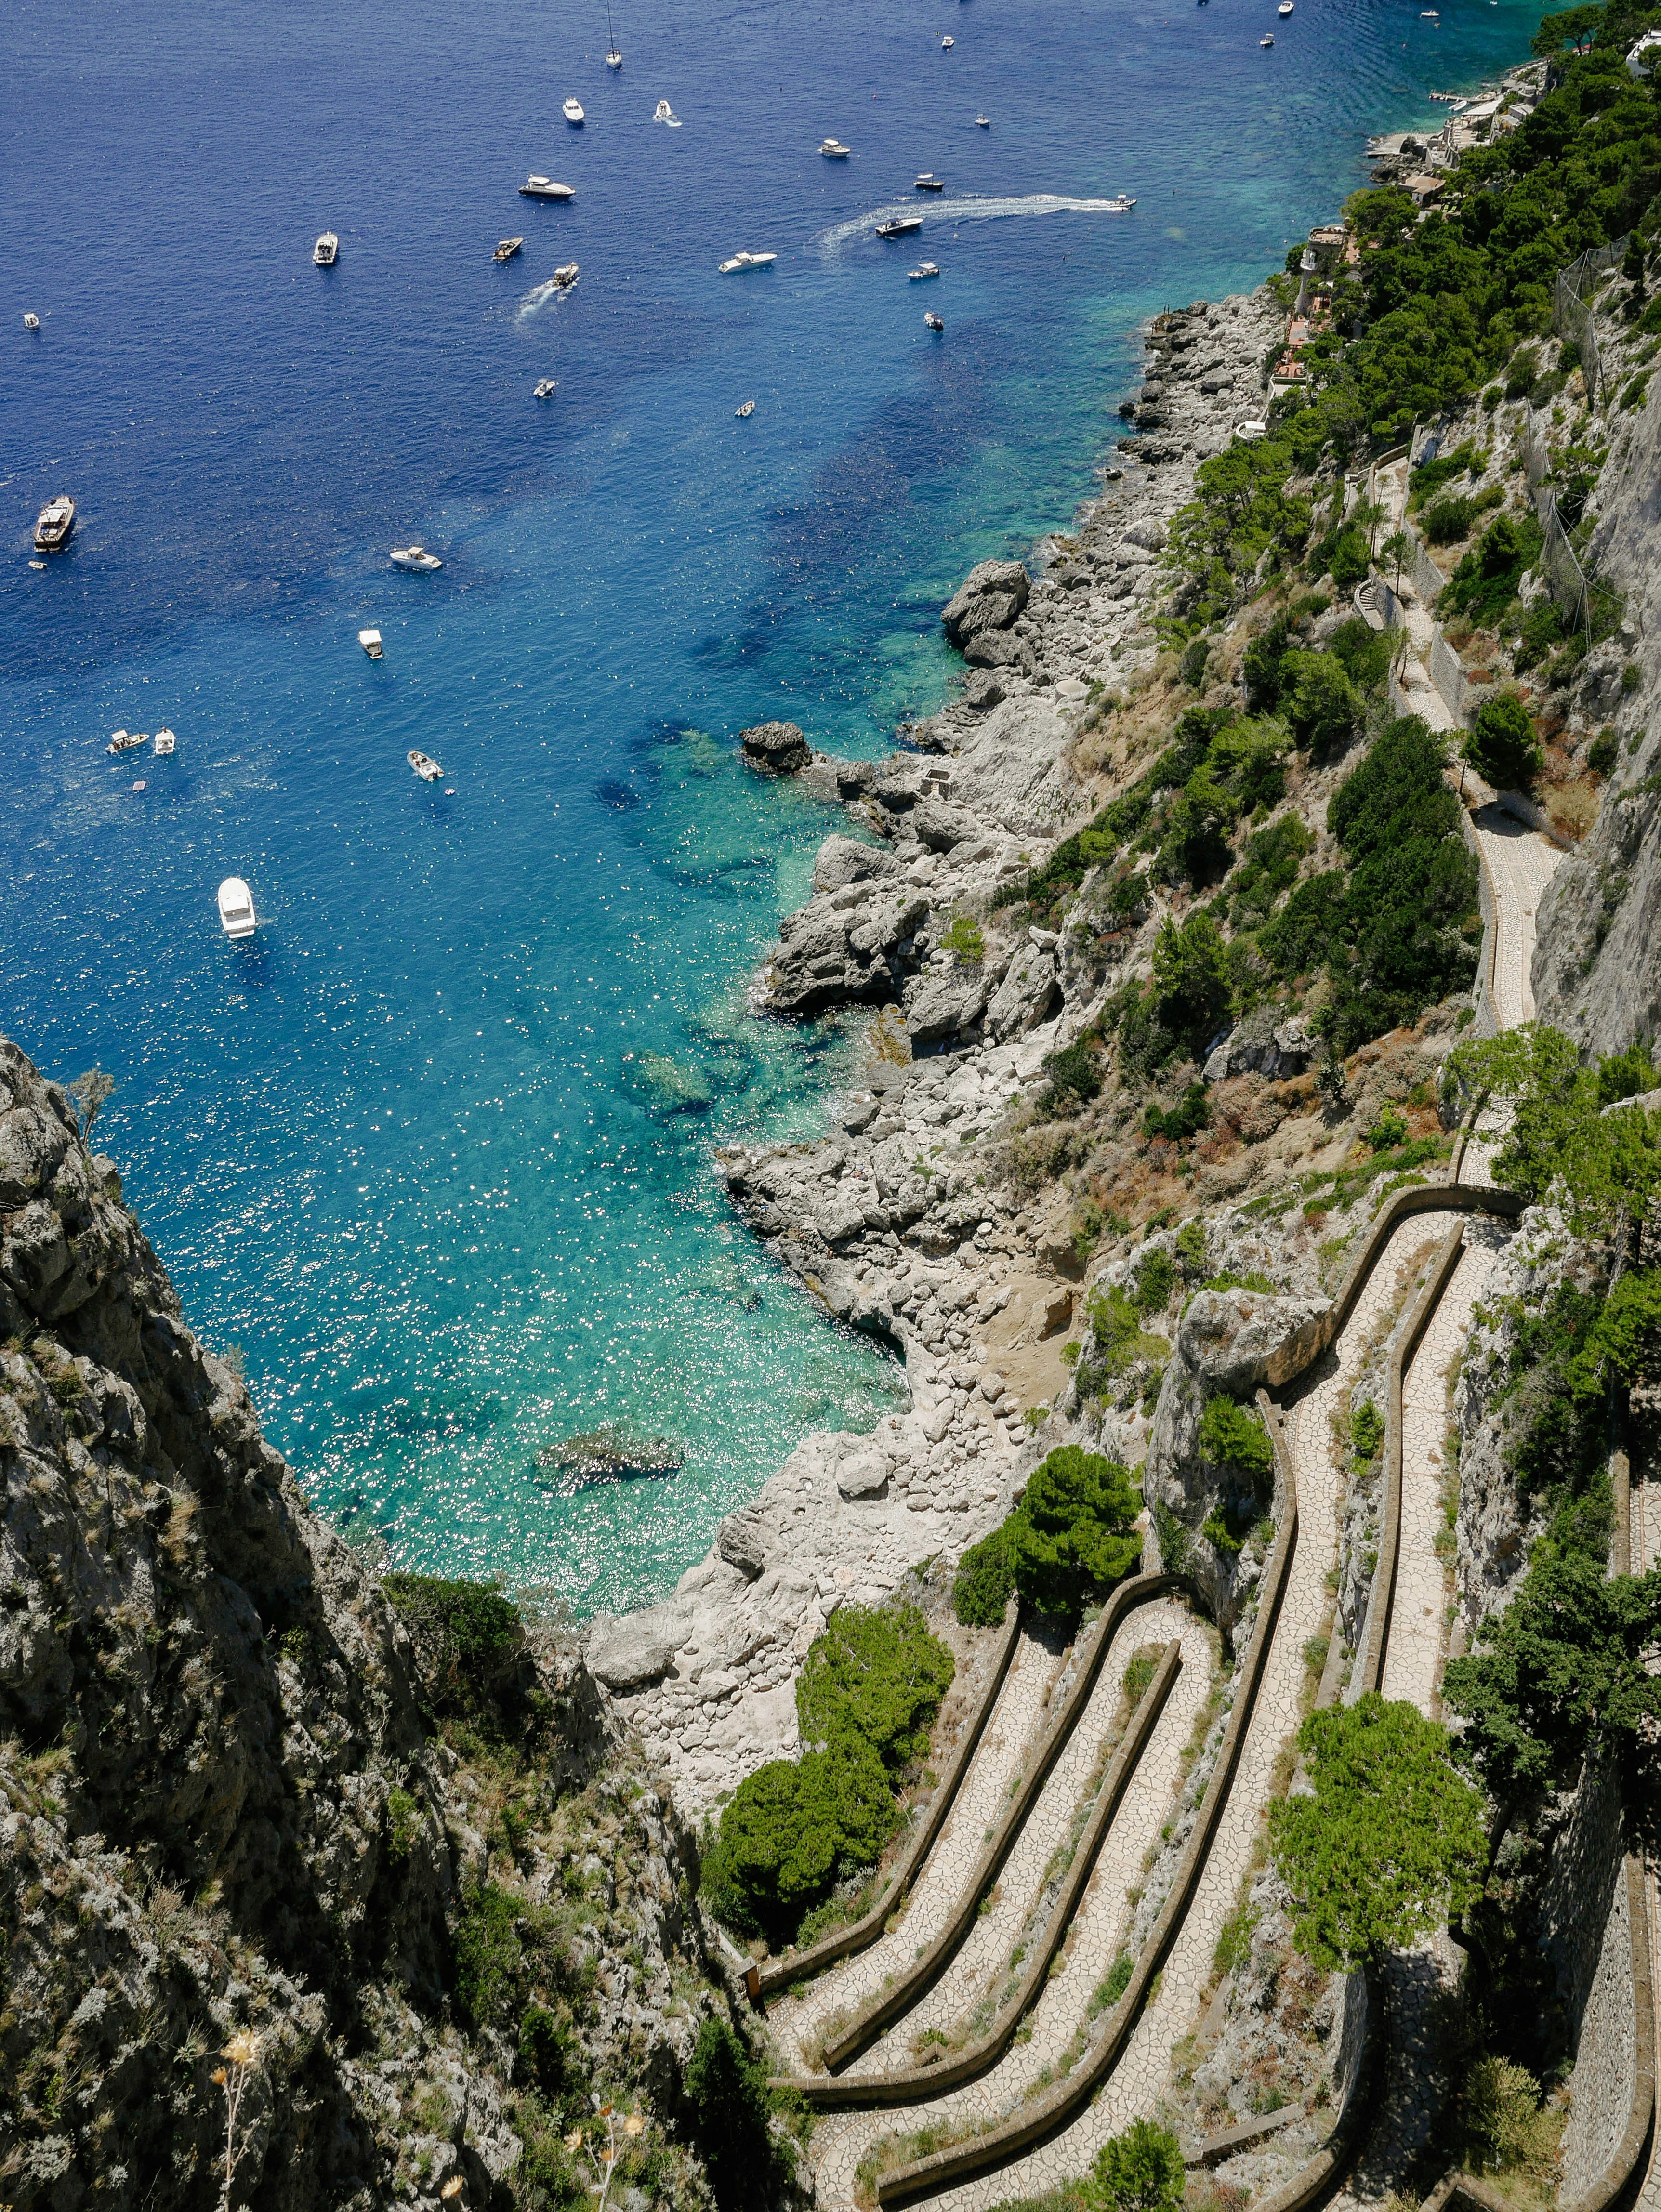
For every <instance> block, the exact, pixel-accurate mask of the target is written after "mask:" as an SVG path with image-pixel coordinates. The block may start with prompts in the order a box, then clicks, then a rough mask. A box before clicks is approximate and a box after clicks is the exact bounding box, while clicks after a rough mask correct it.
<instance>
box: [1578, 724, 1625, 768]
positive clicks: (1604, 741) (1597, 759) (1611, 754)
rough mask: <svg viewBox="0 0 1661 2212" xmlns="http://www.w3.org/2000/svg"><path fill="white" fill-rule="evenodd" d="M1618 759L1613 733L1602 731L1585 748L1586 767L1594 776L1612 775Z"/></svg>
mask: <svg viewBox="0 0 1661 2212" xmlns="http://www.w3.org/2000/svg"><path fill="white" fill-rule="evenodd" d="M1619 757H1620V747H1619V745H1618V744H1617V743H1616V741H1615V732H1614V731H1613V730H1602V731H1600V732H1598V734H1597V736H1596V737H1595V738H1593V739H1592V741H1591V744H1589V745H1588V746H1587V748H1586V766H1587V767H1588V768H1589V769H1591V772H1592V774H1593V775H1602V776H1608V775H1613V774H1614V772H1615V762H1616V760H1617V759H1618V758H1619Z"/></svg>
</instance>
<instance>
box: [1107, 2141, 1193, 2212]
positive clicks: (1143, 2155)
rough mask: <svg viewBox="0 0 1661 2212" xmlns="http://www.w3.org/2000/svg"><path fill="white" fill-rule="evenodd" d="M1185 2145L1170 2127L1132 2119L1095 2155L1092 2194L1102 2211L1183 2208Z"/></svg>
mask: <svg viewBox="0 0 1661 2212" xmlns="http://www.w3.org/2000/svg"><path fill="white" fill-rule="evenodd" d="M1184 2179H1185V2174H1184V2170H1183V2147H1182V2145H1181V2144H1180V2143H1179V2142H1177V2138H1176V2136H1174V2135H1172V2133H1171V2130H1170V2129H1169V2128H1162V2127H1159V2126H1156V2125H1155V2124H1154V2123H1153V2121H1152V2120H1133V2121H1132V2122H1131V2123H1130V2125H1129V2127H1128V2128H1127V2129H1126V2130H1125V2131H1124V2133H1123V2135H1119V2136H1110V2137H1109V2139H1108V2141H1107V2142H1104V2144H1103V2145H1102V2147H1101V2148H1100V2149H1099V2150H1098V2152H1097V2154H1096V2163H1095V2166H1093V2167H1092V2171H1091V2176H1090V2184H1089V2196H1090V2200H1091V2203H1092V2204H1093V2205H1095V2206H1096V2207H1097V2208H1098V2212H1182V2205H1183V2183H1184Z"/></svg>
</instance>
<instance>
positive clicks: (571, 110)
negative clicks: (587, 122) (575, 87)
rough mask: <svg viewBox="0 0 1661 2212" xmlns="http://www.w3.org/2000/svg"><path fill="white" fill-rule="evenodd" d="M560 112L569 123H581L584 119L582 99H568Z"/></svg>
mask: <svg viewBox="0 0 1661 2212" xmlns="http://www.w3.org/2000/svg"><path fill="white" fill-rule="evenodd" d="M560 112H561V113H562V114H563V116H564V118H565V120H566V121H567V122H568V123H581V120H582V102H581V100H567V101H566V103H565V105H564V106H563V108H562V109H561V111H560Z"/></svg>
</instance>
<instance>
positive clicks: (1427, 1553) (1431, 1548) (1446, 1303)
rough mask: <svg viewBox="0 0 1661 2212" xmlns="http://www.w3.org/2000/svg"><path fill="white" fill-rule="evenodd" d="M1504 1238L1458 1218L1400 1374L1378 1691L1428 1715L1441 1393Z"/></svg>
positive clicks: (1492, 1227)
mask: <svg viewBox="0 0 1661 2212" xmlns="http://www.w3.org/2000/svg"><path fill="white" fill-rule="evenodd" d="M1508 1242H1509V1239H1508V1237H1507V1236H1506V1232H1505V1231H1503V1230H1501V1229H1500V1228H1499V1227H1498V1226H1497V1225H1496V1224H1494V1222H1491V1221H1488V1220H1486V1219H1484V1218H1482V1217H1481V1216H1472V1217H1471V1218H1469V1219H1468V1220H1467V1221H1466V1223H1465V1249H1464V1251H1463V1254H1462V1255H1460V1260H1459V1264H1458V1266H1457V1267H1456V1268H1455V1269H1454V1271H1453V1279H1452V1281H1451V1282H1450V1283H1449V1285H1448V1286H1447V1288H1446V1290H1445V1291H1443V1293H1442V1297H1441V1300H1440V1303H1439V1304H1438V1306H1437V1309H1436V1311H1435V1313H1434V1314H1433V1316H1431V1322H1430V1327H1429V1328H1427V1330H1426V1331H1425V1334H1424V1336H1423V1337H1422V1339H1421V1341H1420V1345H1419V1348H1418V1350H1417V1352H1415V1354H1414V1357H1413V1364H1412V1365H1411V1366H1410V1367H1409V1369H1408V1370H1407V1373H1406V1374H1405V1375H1404V1376H1402V1541H1401V1550H1400V1553H1399V1557H1398V1563H1397V1566H1396V1595H1395V1601H1394V1604H1393V1606H1392V1607H1391V1611H1390V1636H1389V1639H1388V1641H1387V1642H1386V1644H1385V1645H1384V1682H1383V1684H1382V1688H1383V1692H1384V1696H1385V1697H1387V1698H1404V1699H1408V1700H1409V1703H1411V1704H1413V1705H1417V1706H1418V1708H1419V1710H1420V1711H1421V1713H1424V1714H1426V1715H1427V1716H1428V1717H1430V1718H1431V1719H1433V1720H1434V1719H1436V1718H1437V1717H1439V1716H1438V1699H1439V1681H1440V1674H1441V1656H1442V1639H1443V1632H1444V1630H1445V1626H1446V1619H1447V1606H1448V1598H1449V1588H1450V1585H1449V1577H1448V1575H1447V1571H1446V1570H1445V1568H1444V1566H1443V1564H1442V1561H1441V1559H1440V1558H1439V1555H1438V1553H1437V1550H1436V1540H1437V1537H1438V1535H1439V1534H1440V1533H1441V1531H1442V1529H1443V1528H1445V1526H1446V1519H1445V1514H1444V1511H1443V1505H1442V1491H1443V1483H1444V1480H1445V1473H1446V1469H1445V1463H1444V1458H1443V1455H1444V1452H1445V1448H1446V1444H1447V1433H1448V1425H1449V1420H1450V1418H1451V1417H1450V1413H1449V1407H1448V1393H1449V1389H1450V1386H1451V1383H1452V1380H1453V1376H1454V1371H1455V1370H1456V1369H1457V1365H1458V1362H1459V1359H1460V1357H1461V1355H1462V1354H1463V1351H1464V1348H1465V1340H1466V1338H1467V1337H1468V1336H1469V1334H1470V1323H1471V1310H1472V1308H1473V1307H1474V1306H1475V1304H1476V1301H1477V1299H1478V1298H1479V1297H1481V1296H1482V1290H1483V1287H1484V1285H1486V1283H1487V1281H1488V1272H1489V1270H1490V1268H1491V1267H1493V1265H1494V1255H1496V1253H1498V1252H1500V1251H1502V1250H1503V1249H1504V1248H1505V1246H1506V1243H1508Z"/></svg>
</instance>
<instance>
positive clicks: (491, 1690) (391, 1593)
mask: <svg viewBox="0 0 1661 2212" xmlns="http://www.w3.org/2000/svg"><path fill="white" fill-rule="evenodd" d="M380 1586H381V1589H383V1590H384V1591H385V1592H386V1595H387V1597H388V1598H389V1599H390V1600H391V1601H392V1605H393V1607H395V1608H396V1610H397V1611H398V1613H399V1614H400V1615H401V1616H402V1617H403V1619H404V1620H405V1621H406V1622H407V1623H408V1625H409V1626H410V1629H411V1633H412V1634H413V1637H414V1639H415V1646H416V1658H417V1672H418V1674H419V1676H420V1680H421V1687H422V1691H423V1695H424V1697H425V1699H426V1701H427V1703H428V1705H429V1706H430V1707H431V1709H432V1710H433V1711H435V1713H440V1714H447V1715H450V1716H453V1717H455V1718H458V1719H462V1720H466V1721H469V1722H471V1723H472V1724H473V1725H474V1726H476V1727H483V1728H484V1729H486V1730H487V1731H489V1732H490V1733H495V1732H496V1730H497V1729H499V1728H501V1727H503V1726H506V1725H508V1724H510V1723H515V1722H516V1721H518V1720H519V1719H520V1717H521V1714H522V1707H523V1703H524V1699H523V1697H522V1696H521V1694H520V1680H519V1678H520V1674H521V1671H522V1668H523V1666H524V1661H525V1627H524V1623H523V1622H522V1621H521V1620H520V1613H519V1607H517V1606H516V1605H515V1604H514V1602H513V1601H512V1599H511V1598H506V1597H504V1596H503V1595H502V1592H501V1591H500V1590H499V1589H495V1588H494V1587H493V1586H492V1585H491V1584H490V1583H469V1582H443V1581H440V1580H438V1579H437V1578H435V1577H433V1576H431V1575H385V1576H383V1577H381V1584H380Z"/></svg>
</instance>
